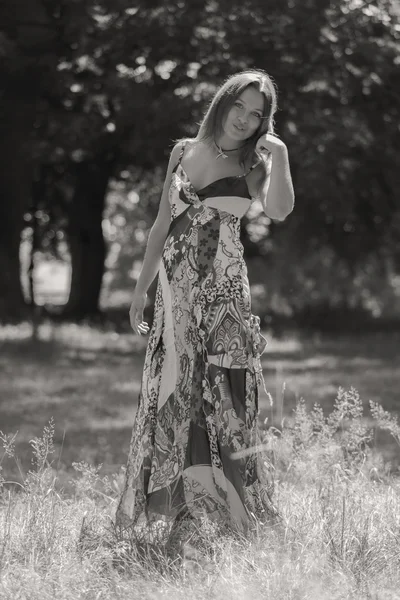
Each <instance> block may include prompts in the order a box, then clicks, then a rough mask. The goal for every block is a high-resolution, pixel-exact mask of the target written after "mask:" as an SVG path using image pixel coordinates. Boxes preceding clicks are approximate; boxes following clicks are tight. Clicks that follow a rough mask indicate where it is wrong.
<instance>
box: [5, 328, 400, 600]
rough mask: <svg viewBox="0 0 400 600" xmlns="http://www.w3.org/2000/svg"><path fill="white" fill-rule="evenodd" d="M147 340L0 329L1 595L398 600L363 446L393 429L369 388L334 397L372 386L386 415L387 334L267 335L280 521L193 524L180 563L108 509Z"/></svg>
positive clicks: (385, 481) (392, 538)
mask: <svg viewBox="0 0 400 600" xmlns="http://www.w3.org/2000/svg"><path fill="white" fill-rule="evenodd" d="M145 343H146V341H145V339H143V338H142V339H140V338H135V337H134V336H132V335H130V334H128V333H126V334H117V333H115V332H114V331H112V330H109V331H101V330H99V329H96V328H93V327H89V326H75V325H60V326H54V325H52V324H50V323H49V324H43V325H41V326H40V328H39V330H38V339H36V340H32V339H31V329H30V326H29V325H28V324H27V325H22V326H18V327H15V328H13V327H3V328H0V345H1V353H0V377H1V380H0V390H1V402H0V430H2V431H3V435H2V445H3V452H2V453H1V451H0V466H1V467H2V476H3V477H4V480H5V481H4V482H3V484H2V486H1V494H0V598H1V599H3V598H4V599H10V600H11V599H13V600H14V598H32V599H33V600H35V599H36V598H37V599H47V598H48V599H50V598H51V599H58V598H60V599H68V600H69V599H74V600H77V599H81V598H85V599H86V598H88V599H92V598H93V599H102V598H110V599H113V598H116V599H117V600H118V599H119V598H121V599H122V598H123V599H124V600H125V599H126V600H129V599H131V598H143V599H144V600H147V599H150V598H151V599H153V598H154V599H158V598H166V597H168V598H171V599H173V600H174V599H178V600H179V599H182V600H183V599H184V598H185V599H186V598H193V599H194V600H196V599H204V598H207V599H211V598H212V599H214V598H215V599H223V600H228V599H230V598H232V599H234V600H236V599H245V598H246V599H247V598H250V599H252V600H258V599H260V600H261V599H262V600H268V599H269V598H271V599H272V598H273V599H274V600H275V599H279V600H281V599H282V600H283V599H286V598H287V599H296V600H297V599H298V600H303V599H313V600H314V599H319V598H322V599H333V600H336V599H345V598H346V599H347V598H349V599H363V600H364V599H368V600H369V599H371V600H372V599H373V600H381V599H382V600H383V599H387V598H391V599H395V598H400V593H399V592H398V590H399V589H400V534H399V532H400V483H399V478H398V470H397V463H396V460H394V461H393V462H392V464H389V463H388V462H387V461H385V460H384V457H383V455H382V454H381V453H380V452H379V451H378V450H377V449H376V441H377V440H378V441H379V440H380V439H382V435H383V434H382V428H384V429H385V431H386V436H387V439H391V440H392V446H391V447H392V448H394V449H395V450H393V451H392V452H391V454H390V456H391V457H394V458H395V457H396V453H397V455H398V454H399V442H400V435H399V428H398V425H397V423H396V420H395V418H394V417H392V416H391V415H390V414H389V413H385V412H382V411H381V410H380V409H379V407H378V406H376V405H373V414H371V412H370V410H369V409H368V405H369V400H370V399H375V400H376V399H377V397H376V395H375V394H371V395H368V394H367V395H364V394H362V393H361V394H360V396H361V397H358V395H357V393H356V392H355V391H354V390H353V391H347V392H340V393H339V395H338V397H337V398H336V396H337V391H338V387H339V385H341V384H342V382H341V379H343V380H344V382H343V385H344V386H345V387H346V388H350V385H348V382H349V379H350V378H352V379H353V381H352V382H351V384H354V386H355V387H357V388H359V387H363V384H364V383H365V381H367V382H368V381H370V379H369V378H371V377H373V379H374V386H375V387H376V389H378V387H379V385H380V387H381V389H383V390H388V389H389V390H390V393H388V401H386V397H385V396H384V394H383V392H382V394H381V395H380V396H378V399H379V400H380V401H382V404H383V406H384V407H385V408H390V409H392V408H394V409H395V408H396V402H395V401H396V400H398V392H397V390H398V385H397V379H396V377H397V378H398V377H399V374H398V373H397V368H396V365H395V362H396V360H397V357H398V353H399V347H398V340H397V338H396V336H386V338H383V337H379V336H375V337H369V338H363V339H359V340H357V339H354V338H349V339H345V338H340V339H337V340H333V341H332V340H323V339H301V338H295V337H292V338H290V339H283V340H273V339H270V344H269V347H268V353H267V354H266V356H265V358H264V372H265V375H266V379H267V385H268V388H269V389H270V390H271V393H272V396H273V398H274V400H275V404H274V406H273V408H272V409H271V410H270V409H268V408H267V405H264V406H263V407H262V413H263V414H262V416H263V418H264V417H268V420H267V426H268V428H266V429H265V430H264V433H263V435H264V440H263V442H264V451H265V452H266V453H267V455H268V457H269V459H270V460H271V461H272V464H273V478H274V485H275V492H274V499H275V502H276V504H277V506H278V509H279V511H280V514H281V515H282V525H281V526H280V527H272V526H271V527H267V526H265V525H264V526H263V525H261V524H260V525H259V527H258V529H257V530H256V531H254V532H253V533H252V535H251V536H250V537H249V538H248V539H240V538H237V537H229V536H221V535H218V534H217V532H215V531H214V530H213V529H212V527H209V528H208V529H204V528H203V529H197V530H194V531H193V532H192V535H191V537H190V539H189V540H186V542H185V543H184V544H183V545H182V547H180V555H178V553H177V552H176V551H171V549H169V550H167V549H165V548H162V547H160V548H157V550H156V551H155V550H154V548H153V549H151V551H149V552H148V553H147V554H145V558H143V553H142V554H141V553H140V552H135V551H134V548H131V549H130V551H129V552H127V549H126V547H125V546H124V541H123V540H122V539H120V538H119V535H118V531H116V530H115V528H114V527H113V515H114V511H115V508H116V503H117V501H118V498H119V494H120V492H121V486H122V481H123V467H124V465H125V462H126V452H127V449H128V444H129V437H130V433H131V426H132V421H133V416H134V412H135V403H136V397H137V392H138V386H139V381H140V374H141V369H142V363H143V356H144V354H143V352H144V348H145ZM371 366H373V367H374V369H373V372H372V374H370V373H369V372H368V373H367V370H368V369H369V368H370V367H371ZM306 381H308V382H309V384H308V386H306V387H304V386H305V382H306ZM379 382H380V383H379ZM359 383H360V384H361V385H358V384H359ZM302 386H303V387H302ZM324 386H325V387H324ZM396 386H397V387H396ZM318 388H319V389H318ZM321 389H322V390H323V389H325V390H329V392H326V393H325V395H323V397H322V398H321V393H322V392H321ZM385 394H386V391H385ZM302 396H303V397H304V399H305V401H304V402H300V403H299V399H300V398H301V397H302ZM371 396H372V398H371ZM335 398H336V405H335ZM316 399H320V401H321V405H322V406H323V409H324V412H325V415H326V416H325V417H324V416H323V415H322V412H321V410H320V409H315V410H312V405H313V402H314V401H315V400H316ZM296 402H297V408H296ZM51 417H53V420H52V421H49V419H50V418H51ZM46 423H48V424H47V425H46V429H45V431H44V432H42V430H43V426H44V424H46ZM377 425H380V428H379V427H377ZM371 426H373V427H372V428H371ZM274 427H276V428H274ZM17 431H18V435H17V436H16V437H14V434H15V433H16V432H17ZM386 456H388V454H387V453H386ZM32 459H33V464H32ZM101 465H103V466H101ZM177 548H178V549H179V547H177Z"/></svg>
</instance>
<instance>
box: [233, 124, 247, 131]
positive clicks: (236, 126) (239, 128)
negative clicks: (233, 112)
mask: <svg viewBox="0 0 400 600" xmlns="http://www.w3.org/2000/svg"><path fill="white" fill-rule="evenodd" d="M233 126H234V128H235V129H237V130H238V131H240V133H243V132H244V131H245V130H244V128H241V127H239V125H235V123H234V124H233Z"/></svg>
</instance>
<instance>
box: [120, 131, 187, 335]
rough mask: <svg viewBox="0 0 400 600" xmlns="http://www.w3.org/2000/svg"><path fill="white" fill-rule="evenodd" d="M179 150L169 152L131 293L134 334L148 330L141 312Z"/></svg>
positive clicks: (155, 266)
mask: <svg viewBox="0 0 400 600" xmlns="http://www.w3.org/2000/svg"><path fill="white" fill-rule="evenodd" d="M181 149H182V144H181V143H178V144H176V145H175V146H174V148H173V150H172V152H171V156H170V159H169V163H168V169H167V174H166V176H165V181H164V186H163V191H162V195H161V200H160V205H159V208H158V214H157V217H156V220H155V221H154V224H153V226H152V228H151V229H150V233H149V237H148V240H147V245H146V252H145V255H144V259H143V264H142V268H141V270H140V274H139V277H138V280H137V282H136V287H135V291H134V293H133V299H132V305H131V308H130V311H129V316H130V322H131V326H132V329H133V330H134V331H135V333H147V332H148V329H149V327H148V325H147V323H145V322H144V321H143V311H144V307H145V305H146V298H147V290H148V289H149V287H150V285H151V283H152V282H153V280H154V278H155V276H156V275H157V273H158V271H159V268H160V262H161V256H162V251H163V248H164V244H165V240H166V238H167V234H168V230H169V226H170V222H171V209H170V204H169V199H168V194H169V188H170V185H171V178H172V171H173V169H174V167H175V166H176V164H177V162H178V159H179V154H180V151H181Z"/></svg>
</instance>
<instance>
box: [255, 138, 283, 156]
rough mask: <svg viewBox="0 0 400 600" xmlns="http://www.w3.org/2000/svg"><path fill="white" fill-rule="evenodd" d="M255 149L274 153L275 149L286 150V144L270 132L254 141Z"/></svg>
mask: <svg viewBox="0 0 400 600" xmlns="http://www.w3.org/2000/svg"><path fill="white" fill-rule="evenodd" d="M256 150H257V151H258V152H261V154H262V153H263V152H271V153H272V154H274V152H276V151H281V152H282V151H286V152H287V148H286V145H285V144H284V143H283V142H282V140H281V139H279V138H278V137H277V136H276V135H272V134H271V133H265V134H264V135H262V136H261V137H260V138H258V140H257V143H256Z"/></svg>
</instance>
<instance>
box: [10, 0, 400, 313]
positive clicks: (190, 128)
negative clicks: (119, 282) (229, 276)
mask: <svg viewBox="0 0 400 600" xmlns="http://www.w3.org/2000/svg"><path fill="white" fill-rule="evenodd" d="M0 17H2V18H0V23H1V25H0V71H1V74H2V79H3V81H5V82H6V88H7V91H6V93H5V94H4V95H3V96H2V97H1V98H0V103H1V108H2V114H3V115H5V116H4V117H3V121H2V124H1V126H2V132H3V136H2V143H1V147H0V153H1V158H2V163H3V165H6V166H7V167H6V170H5V172H6V173H8V174H9V175H11V177H9V179H7V177H6V176H3V178H2V179H0V187H1V194H2V200H1V204H0V207H1V209H0V210H2V214H4V215H5V216H4V218H3V220H2V223H3V227H4V231H5V232H7V235H5V237H3V242H2V246H1V247H0V262H1V264H2V268H3V271H5V272H7V273H9V277H10V278H14V279H13V281H14V283H13V285H12V286H11V287H10V285H8V286H7V289H6V288H5V287H4V288H2V296H3V297H4V298H8V300H7V301H5V300H4V301H3V305H1V306H0V313H2V314H3V316H6V315H7V314H8V313H9V312H10V307H11V306H13V307H14V308H15V307H16V306H17V304H16V303H15V298H16V295H18V293H19V292H18V290H17V288H18V277H19V275H18V257H17V255H18V243H19V236H20V231H21V228H22V226H23V216H24V215H25V218H26V219H27V221H28V222H27V225H29V226H31V227H32V229H33V230H35V231H39V234H40V235H39V238H40V244H41V245H42V247H45V248H46V247H47V248H56V247H57V243H58V241H59V240H60V239H62V238H63V237H65V238H66V239H67V240H68V243H69V247H70V253H71V262H72V279H71V293H70V299H69V302H68V304H67V307H66V310H67V312H69V314H71V315H75V316H85V315H88V314H93V313H95V312H96V311H97V309H98V298H99V293H100V288H101V283H102V281H103V275H104V265H105V263H104V259H105V257H106V254H107V251H110V250H111V255H112V256H113V257H114V259H113V261H114V264H115V265H117V264H118V261H115V259H116V257H117V256H119V257H120V258H121V261H122V258H123V257H124V256H125V257H126V260H130V259H134V258H135V257H136V258H138V257H139V256H140V254H141V252H142V251H143V248H141V247H140V246H143V241H144V239H145V235H146V231H147V229H148V228H149V226H150V224H151V222H152V219H153V218H154V215H155V211H156V207H157V203H158V198H159V193H160V186H161V185H162V173H163V172H164V169H165V165H166V161H167V158H168V154H169V151H170V148H171V146H172V143H173V140H174V139H177V138H179V137H180V136H183V135H193V134H194V133H195V132H196V127H197V125H196V124H197V123H198V121H199V120H200V119H201V115H202V113H203V111H204V109H205V106H206V104H207V102H208V100H209V98H210V97H211V95H212V93H213V92H214V90H215V86H216V85H218V84H219V83H220V82H221V80H223V79H224V77H225V76H227V75H228V74H230V73H232V72H234V71H237V70H239V69H242V68H248V67H258V68H263V69H265V70H266V71H267V72H268V73H270V74H271V76H272V77H273V78H274V80H275V81H276V83H277V86H278V88H279V111H278V113H277V115H276V129H277V133H278V134H279V135H280V136H281V137H282V139H283V140H284V141H285V143H286V144H287V146H288V148H289V154H290V160H291V167H292V173H293V178H294V184H295V191H296V208H295V211H294V213H293V215H292V216H290V217H289V218H288V219H287V221H286V222H285V223H283V224H279V225H278V224H274V223H269V222H268V220H267V219H265V218H263V217H262V216H261V217H260V215H254V216H253V217H252V216H251V215H250V216H249V218H248V219H247V220H246V229H245V230H244V235H243V240H244V243H245V247H246V249H247V251H248V253H249V256H251V257H253V258H254V261H255V264H258V265H260V264H261V265H262V267H263V268H262V269H259V268H257V269H254V270H257V273H263V275H262V277H263V279H260V283H263V284H264V283H266V282H268V289H269V297H270V298H271V297H279V298H281V299H284V300H286V302H287V306H288V307H289V308H291V309H293V308H296V309H298V308H299V307H301V306H304V304H307V303H313V302H319V301H321V300H323V299H324V298H325V299H328V300H329V301H332V302H343V301H344V302H346V301H347V300H348V298H352V299H353V300H354V298H356V300H357V301H359V302H360V303H362V302H363V301H364V300H365V297H366V295H367V296H368V297H370V296H374V295H375V296H376V295H377V290H376V287H377V286H376V282H377V281H378V280H379V282H380V284H379V285H381V283H382V282H386V283H385V285H387V284H388V281H389V280H390V277H393V274H395V273H397V272H398V269H399V265H400V251H399V247H400V214H399V203H398V200H397V189H398V186H399V184H400V182H399V168H400V165H399V160H400V159H399V155H398V152H397V150H396V148H398V147H399V129H398V122H399V105H400V103H399V91H398V90H399V89H400V86H399V69H398V65H399V62H400V59H399V36H400V30H399V14H398V10H397V9H396V4H395V2H394V0H372V1H371V0H322V1H319V0H318V1H317V0H307V2H304V1H302V2H300V1H299V0H268V1H267V2H266V1H265V0H263V1H261V0H241V1H240V2H239V1H238V0H229V2H228V1H227V0H210V1H208V2H204V1H203V0H202V1H200V0H191V1H189V0H181V1H179V2H176V3H171V2H169V1H165V0H164V1H161V0H137V1H136V2H135V3H134V5H132V3H131V2H128V1H127V0H68V1H67V0H34V2H27V0H18V2H15V1H14V0H13V1H11V0H3V3H2V7H1V9H0ZM22 173H24V174H25V177H24V179H22ZM10 179H11V183H10ZM152 179H153V184H152V185H150V184H149V182H150V181H151V180H152ZM144 182H145V185H144ZM134 189H136V190H137V191H139V192H140V201H139V202H135V203H132V202H130V200H129V198H132V196H129V192H132V190H134ZM110 192H112V193H110ZM116 197H118V201H117V202H115V201H113V200H112V199H113V198H114V200H115V198H116ZM16 198H18V200H16ZM107 198H108V201H107ZM10 206H13V207H14V208H13V211H10ZM11 215H13V216H11ZM121 215H122V218H119V217H121ZM118 223H119V225H118ZM35 228H36V229H35ZM104 231H105V232H106V238H107V239H106V241H107V242H108V248H107V247H106V246H105V244H104V237H103V233H104ZM110 231H113V232H114V233H112V234H110ZM127 231H129V232H132V235H130V234H129V235H128V234H127ZM116 232H117V233H116ZM135 240H136V241H135ZM140 240H141V242H140ZM113 244H114V245H113ZM115 244H119V249H118V250H115V249H116V246H115ZM10 256H13V257H14V258H13V260H12V261H11V262H10ZM107 260H108V262H107V263H106V264H107V266H109V264H110V262H113V261H110V255H109V258H108V259H107ZM122 264H124V263H123V261H122V262H121V265H122ZM254 280H255V281H256V278H255V279H254ZM332 286H333V287H334V288H335V290H336V293H335V294H332ZM378 287H379V286H378ZM7 290H8V291H7ZM366 290H369V291H367V292H366ZM89 297H90V301H89V300H88V299H89ZM363 299H364V300H363ZM22 305H23V303H22V300H21V295H20V301H19V307H20V308H19V309H16V312H18V310H20V309H21V307H22Z"/></svg>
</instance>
